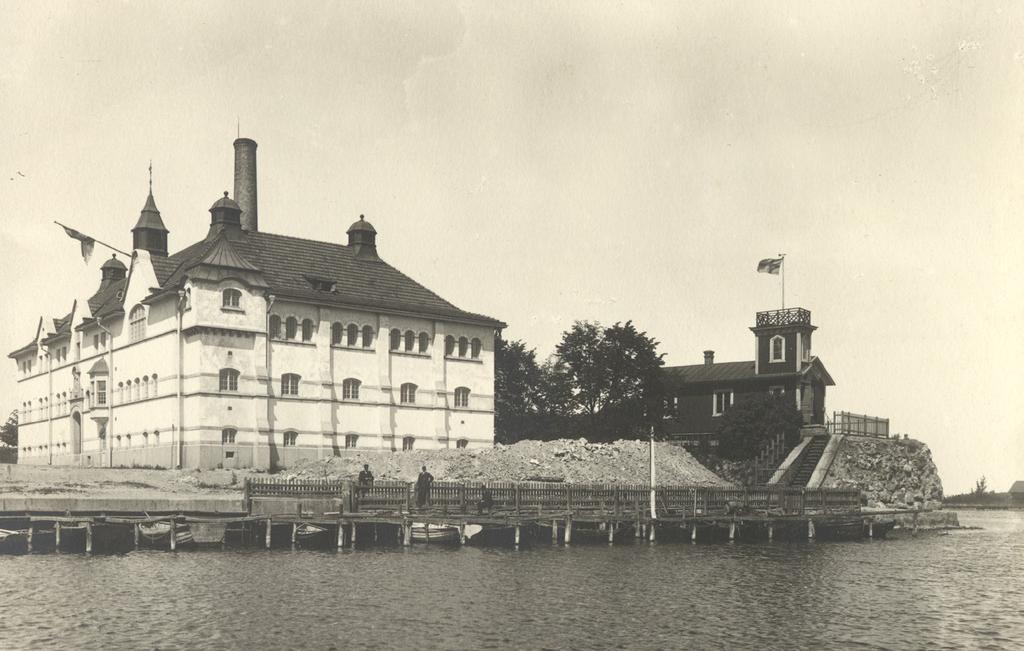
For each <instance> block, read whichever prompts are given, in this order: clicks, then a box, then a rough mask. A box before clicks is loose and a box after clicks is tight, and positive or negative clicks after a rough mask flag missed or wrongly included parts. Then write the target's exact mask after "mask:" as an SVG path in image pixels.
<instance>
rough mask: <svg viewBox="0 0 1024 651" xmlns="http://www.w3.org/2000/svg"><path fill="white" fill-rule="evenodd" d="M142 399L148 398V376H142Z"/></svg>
mask: <svg viewBox="0 0 1024 651" xmlns="http://www.w3.org/2000/svg"><path fill="white" fill-rule="evenodd" d="M142 397H143V398H148V397H149V376H148V375H144V376H142Z"/></svg>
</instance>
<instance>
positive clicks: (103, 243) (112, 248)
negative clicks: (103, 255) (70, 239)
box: [53, 220, 132, 258]
mask: <svg viewBox="0 0 1024 651" xmlns="http://www.w3.org/2000/svg"><path fill="white" fill-rule="evenodd" d="M53 223H54V224H56V225H58V226H60V227H61V228H71V227H70V226H65V225H64V224H62V223H60V222H59V221H57V220H53ZM71 230H75V229H73V228H71ZM89 239H91V240H92V241H93V242H95V243H97V244H102V245H103V246H105V247H107V248H108V249H110V250H111V251H117V252H118V253H120V254H121V255H123V256H125V257H128V258H130V257H132V254H131V253H128V252H126V251H122V250H121V249H119V248H117V247H113V246H110V245H109V244H107V243H106V242H102V241H100V240H97V239H96V238H95V237H89Z"/></svg>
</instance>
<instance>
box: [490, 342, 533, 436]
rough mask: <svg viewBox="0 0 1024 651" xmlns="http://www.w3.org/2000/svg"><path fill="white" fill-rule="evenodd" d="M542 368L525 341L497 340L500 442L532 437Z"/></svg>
mask: <svg viewBox="0 0 1024 651" xmlns="http://www.w3.org/2000/svg"><path fill="white" fill-rule="evenodd" d="M540 387H541V369H540V367H539V366H538V365H537V354H536V351H534V350H527V349H526V344H524V343H523V342H522V341H505V340H504V339H502V338H501V337H498V338H497V340H495V342H494V431H495V438H496V439H497V441H498V442H499V443H515V442H516V441H518V440H519V439H521V438H533V436H531V435H532V434H535V433H536V432H535V429H536V427H537V422H536V421H537V411H538V409H537V400H538V396H539V393H540Z"/></svg>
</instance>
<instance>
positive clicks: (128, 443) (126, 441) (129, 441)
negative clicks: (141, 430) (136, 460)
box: [124, 434, 132, 448]
mask: <svg viewBox="0 0 1024 651" xmlns="http://www.w3.org/2000/svg"><path fill="white" fill-rule="evenodd" d="M124 446H125V447H126V448H130V447H132V435H131V434H125V437H124Z"/></svg>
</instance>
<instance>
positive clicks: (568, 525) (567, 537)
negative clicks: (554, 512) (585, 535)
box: [565, 517, 572, 545]
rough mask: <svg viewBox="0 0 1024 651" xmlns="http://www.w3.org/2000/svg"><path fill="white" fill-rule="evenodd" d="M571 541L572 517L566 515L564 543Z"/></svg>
mask: <svg viewBox="0 0 1024 651" xmlns="http://www.w3.org/2000/svg"><path fill="white" fill-rule="evenodd" d="M571 542H572V518H571V517H567V518H566V519H565V544H566V545H568V544H569V543H571Z"/></svg>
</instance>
